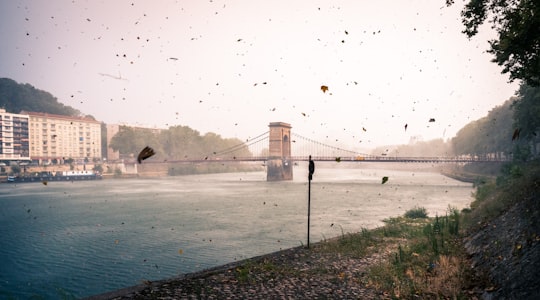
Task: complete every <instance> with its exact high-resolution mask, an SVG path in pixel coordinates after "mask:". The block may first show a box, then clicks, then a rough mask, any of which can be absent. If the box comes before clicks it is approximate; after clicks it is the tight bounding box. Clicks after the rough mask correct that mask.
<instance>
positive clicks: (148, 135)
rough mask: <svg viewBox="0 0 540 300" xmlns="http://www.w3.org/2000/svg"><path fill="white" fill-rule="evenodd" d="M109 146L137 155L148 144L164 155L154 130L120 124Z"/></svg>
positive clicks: (123, 152)
mask: <svg viewBox="0 0 540 300" xmlns="http://www.w3.org/2000/svg"><path fill="white" fill-rule="evenodd" d="M109 146H110V147H111V148H112V149H113V150H115V151H119V152H120V154H122V155H130V156H136V155H137V154H138V153H139V151H141V149H143V148H144V147H146V146H150V147H152V148H153V149H154V150H155V151H156V153H158V154H160V155H162V150H161V149H159V148H160V143H159V141H158V139H157V137H156V135H155V134H154V133H153V132H152V130H150V129H147V128H135V127H129V126H120V129H119V131H118V133H117V134H116V135H114V136H113V137H112V139H111V142H110V144H109Z"/></svg>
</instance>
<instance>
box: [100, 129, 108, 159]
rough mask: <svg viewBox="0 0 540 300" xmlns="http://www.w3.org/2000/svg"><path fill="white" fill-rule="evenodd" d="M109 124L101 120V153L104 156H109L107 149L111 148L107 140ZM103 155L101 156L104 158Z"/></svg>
mask: <svg viewBox="0 0 540 300" xmlns="http://www.w3.org/2000/svg"><path fill="white" fill-rule="evenodd" d="M107 140H108V138H107V124H105V123H104V122H101V155H102V156H103V157H106V156H107V149H108V148H109V144H108V142H107ZM103 157H101V158H103Z"/></svg>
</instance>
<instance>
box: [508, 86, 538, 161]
mask: <svg viewBox="0 0 540 300" xmlns="http://www.w3.org/2000/svg"><path fill="white" fill-rule="evenodd" d="M518 95H519V97H518V98H517V99H516V101H514V103H513V104H512V108H513V109H514V130H518V131H519V138H517V139H516V140H515V143H516V145H517V146H520V147H522V148H523V147H525V148H532V151H531V153H532V154H537V153H539V149H537V145H538V144H539V143H540V86H539V87H531V86H528V85H525V84H522V85H521V87H520V89H519V93H518ZM520 153H527V151H525V150H524V149H520Z"/></svg>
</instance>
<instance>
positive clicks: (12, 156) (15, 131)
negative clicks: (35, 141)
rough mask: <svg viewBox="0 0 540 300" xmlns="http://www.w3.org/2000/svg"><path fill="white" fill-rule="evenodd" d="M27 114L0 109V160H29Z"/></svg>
mask: <svg viewBox="0 0 540 300" xmlns="http://www.w3.org/2000/svg"><path fill="white" fill-rule="evenodd" d="M28 123H29V116H28V115H23V114H12V113H8V112H6V110H5V109H0V160H6V161H7V160H13V161H17V160H30V152H29V141H28Z"/></svg>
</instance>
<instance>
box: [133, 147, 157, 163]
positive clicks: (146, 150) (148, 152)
mask: <svg viewBox="0 0 540 300" xmlns="http://www.w3.org/2000/svg"><path fill="white" fill-rule="evenodd" d="M154 154H156V152H155V151H154V149H152V148H150V147H148V146H146V147H144V149H142V150H141V153H139V155H138V156H137V162H139V163H141V162H142V161H143V160H145V159H147V158H149V157H151V156H153V155H154Z"/></svg>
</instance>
